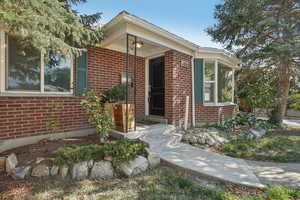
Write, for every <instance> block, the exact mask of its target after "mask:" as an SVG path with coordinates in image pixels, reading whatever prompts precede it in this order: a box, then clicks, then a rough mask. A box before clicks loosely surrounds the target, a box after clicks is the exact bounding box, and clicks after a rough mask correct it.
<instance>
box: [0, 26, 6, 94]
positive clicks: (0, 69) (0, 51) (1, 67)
mask: <svg viewBox="0 0 300 200" xmlns="http://www.w3.org/2000/svg"><path fill="white" fill-rule="evenodd" d="M3 77H5V33H4V31H0V93H2V92H4V91H5V78H3Z"/></svg>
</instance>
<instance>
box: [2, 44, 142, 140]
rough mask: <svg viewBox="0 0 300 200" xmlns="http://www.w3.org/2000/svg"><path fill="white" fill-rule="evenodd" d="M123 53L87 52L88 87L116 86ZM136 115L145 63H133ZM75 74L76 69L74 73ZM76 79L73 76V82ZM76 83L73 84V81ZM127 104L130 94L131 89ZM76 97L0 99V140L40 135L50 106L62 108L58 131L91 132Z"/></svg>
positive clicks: (140, 98)
mask: <svg viewBox="0 0 300 200" xmlns="http://www.w3.org/2000/svg"><path fill="white" fill-rule="evenodd" d="M125 59H126V56H125V54H124V53H121V52H116V51H112V50H108V49H103V48H99V47H95V48H91V49H89V51H88V60H89V63H88V87H89V89H95V90H97V91H104V90H106V89H108V88H111V87H113V86H115V85H117V84H118V83H120V74H121V72H124V71H125ZM133 63H134V62H133V57H132V56H131V57H130V66H129V74H130V76H132V77H133ZM137 66H138V70H137V88H138V89H137V114H138V116H144V108H145V100H144V95H145V89H144V88H145V81H144V77H145V60H144V58H141V57H139V58H138V59H137ZM75 70H76V69H75ZM75 77H76V76H74V78H75ZM74 81H76V80H74ZM130 94H131V102H133V101H132V100H133V98H132V97H133V90H132V89H131V92H130ZM80 101H81V98H80V97H75V96H74V97H0V140H1V139H10V138H19V137H27V136H34V135H42V134H47V133H50V132H51V131H50V130H47V128H46V124H47V118H48V117H47V116H49V113H50V110H51V107H52V106H53V104H62V108H61V109H60V111H59V112H56V113H54V116H56V117H57V119H59V122H60V125H59V130H57V131H56V132H67V131H75V130H81V129H87V128H92V127H93V126H91V125H90V124H89V123H88V116H87V114H86V113H85V111H84V110H82V108H81V106H80Z"/></svg>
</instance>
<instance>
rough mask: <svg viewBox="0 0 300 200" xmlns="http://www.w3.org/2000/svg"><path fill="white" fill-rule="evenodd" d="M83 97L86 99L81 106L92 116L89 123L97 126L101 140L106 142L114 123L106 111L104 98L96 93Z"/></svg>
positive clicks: (90, 92) (88, 93) (91, 92)
mask: <svg viewBox="0 0 300 200" xmlns="http://www.w3.org/2000/svg"><path fill="white" fill-rule="evenodd" d="M83 96H84V97H85V99H84V100H82V101H81V102H80V105H81V106H82V107H83V108H84V109H85V110H86V111H87V113H88V114H89V115H90V116H89V122H90V123H91V124H94V125H96V131H97V133H98V134H99V135H100V138H101V140H104V141H105V140H106V139H107V137H108V131H109V129H110V126H111V123H112V122H111V116H110V113H109V112H106V111H105V109H104V106H103V97H102V96H98V95H96V93H95V91H89V92H87V93H86V94H84V95H83Z"/></svg>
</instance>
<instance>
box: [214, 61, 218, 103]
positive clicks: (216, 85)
mask: <svg viewBox="0 0 300 200" xmlns="http://www.w3.org/2000/svg"><path fill="white" fill-rule="evenodd" d="M218 69H219V67H218V60H215V89H214V92H215V94H214V95H215V96H214V97H215V99H214V103H215V104H217V103H218Z"/></svg>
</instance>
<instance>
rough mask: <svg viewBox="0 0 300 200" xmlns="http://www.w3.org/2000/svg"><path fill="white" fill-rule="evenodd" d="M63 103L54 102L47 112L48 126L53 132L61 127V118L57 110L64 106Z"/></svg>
mask: <svg viewBox="0 0 300 200" xmlns="http://www.w3.org/2000/svg"><path fill="white" fill-rule="evenodd" d="M62 106H63V105H62V104H53V105H52V106H51V108H50V110H49V112H47V114H46V120H47V122H46V128H47V129H49V130H50V131H51V132H52V133H54V132H56V131H58V130H59V128H60V120H59V118H58V117H57V115H56V112H58V111H59V110H60V109H61V108H62Z"/></svg>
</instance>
